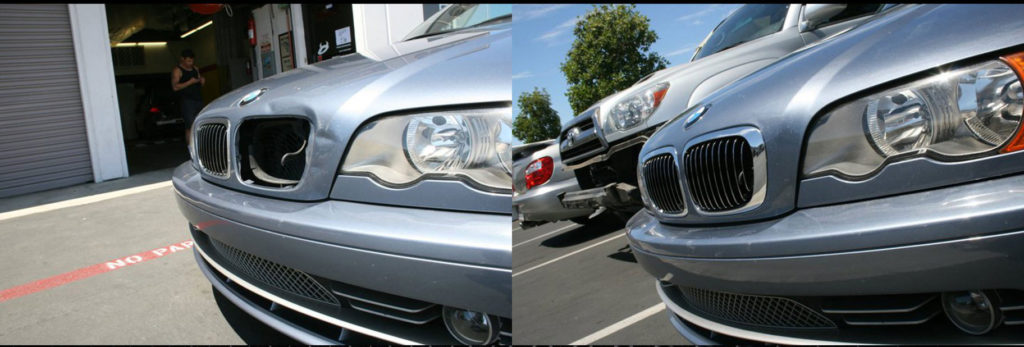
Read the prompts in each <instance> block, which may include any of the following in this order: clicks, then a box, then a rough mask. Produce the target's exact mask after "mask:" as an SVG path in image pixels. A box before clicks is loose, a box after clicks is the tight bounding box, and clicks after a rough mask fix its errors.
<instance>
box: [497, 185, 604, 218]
mask: <svg viewBox="0 0 1024 347" xmlns="http://www.w3.org/2000/svg"><path fill="white" fill-rule="evenodd" d="M578 190H580V186H579V184H577V183H576V179H575V178H571V179H566V180H562V181H560V182H548V183H546V184H543V185H541V186H539V187H534V188H533V189H530V190H528V191H527V192H526V193H524V194H520V195H518V196H516V197H515V198H513V199H512V203H513V204H515V206H516V208H517V209H518V211H519V214H520V216H521V217H520V218H521V219H522V220H523V221H528V222H534V221H538V222H539V221H548V222H553V221H558V220H563V219H569V218H573V217H580V216H586V215H589V214H591V213H593V212H594V210H593V209H592V208H568V207H564V206H562V203H561V202H560V201H559V199H558V197H559V196H560V195H562V194H564V193H566V192H574V191H578Z"/></svg>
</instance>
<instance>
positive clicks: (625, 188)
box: [560, 183, 643, 212]
mask: <svg viewBox="0 0 1024 347" xmlns="http://www.w3.org/2000/svg"><path fill="white" fill-rule="evenodd" d="M560 199H561V200H562V205H563V206H565V207H567V208H591V209H597V208H600V207H605V208H608V209H610V210H619V211H630V212H634V211H636V210H638V209H640V208H643V205H642V200H641V198H640V190H639V189H637V187H636V186H633V185H631V184H627V183H609V184H607V185H605V186H603V187H597V188H591V189H587V190H581V191H577V192H571V193H566V194H565V195H562V196H561V197H560Z"/></svg>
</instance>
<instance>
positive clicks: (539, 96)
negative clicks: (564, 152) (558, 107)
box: [512, 87, 562, 143]
mask: <svg viewBox="0 0 1024 347" xmlns="http://www.w3.org/2000/svg"><path fill="white" fill-rule="evenodd" d="M518 103H519V114H517V115H516V120H515V122H514V123H513V124H512V136H515V137H516V138H517V139H519V140H520V141H523V143H530V142H536V141H541V140H547V139H553V138H556V137H558V131H559V130H561V128H562V125H561V122H560V121H559V118H558V112H555V109H553V108H551V96H550V95H548V91H547V90H538V89H537V87H533V91H532V92H529V93H526V92H524V93H522V94H520V95H519V101H518Z"/></svg>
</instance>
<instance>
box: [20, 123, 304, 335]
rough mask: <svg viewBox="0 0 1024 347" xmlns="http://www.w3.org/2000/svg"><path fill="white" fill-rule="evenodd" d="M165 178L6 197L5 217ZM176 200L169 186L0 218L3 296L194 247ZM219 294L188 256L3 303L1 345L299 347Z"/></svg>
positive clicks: (163, 174)
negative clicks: (270, 346) (288, 346)
mask: <svg viewBox="0 0 1024 347" xmlns="http://www.w3.org/2000/svg"><path fill="white" fill-rule="evenodd" d="M179 144H180V143H179ZM169 176H170V170H157V171H151V173H149V174H143V175H139V176H133V177H131V178H127V179H122V180H117V181H111V182H105V183H100V184H91V185H84V186H76V187H71V188H65V189H59V190H55V191H49V192H44V193H37V194H32V195H26V196H21V197H16V198H8V199H2V200H0V211H12V210H19V209H23V208H26V207H31V206H36V205H39V204H45V203H48V202H54V201H61V200H66V199H69V198H76V197H82V196H90V195H94V194H97V193H103V192H111V191H117V190H120V189H125V188H129V187H134V186H141V185H145V184H150V183H153V182H160V181H165V180H167V179H168V178H169ZM173 194H174V193H173V191H172V188H171V187H169V186H166V187H161V188H158V189H153V190H149V191H145V192H141V193H136V194H131V195H126V196H121V197H117V198H113V199H108V200H103V201H99V202H94V203H89V204H85V205H81V206H73V207H67V208H62V209H58V210H52V211H44V212H39V213H33V214H29V215H25V216H21V217H15V218H9V219H0V237H2V239H3V241H4V248H3V249H4V251H3V252H0V291H3V290H6V289H9V288H13V287H17V286H20V285H23V284H26V283H31V282H33V281H37V280H40V279H45V278H48V277H51V276H56V275H60V274H64V273H68V272H71V271H74V270H76V269H81V268H84V267H88V266H90V265H94V264H103V263H105V262H108V261H111V260H114V259H119V258H124V257H126V256H129V255H132V254H136V253H140V252H146V251H149V250H153V249H157V248H161V247H167V246H168V245H171V244H175V243H180V242H182V241H185V240H188V239H189V236H188V235H187V232H186V222H185V219H184V218H183V217H182V216H181V214H180V213H179V212H178V210H177V205H176V203H175V201H174V195H173ZM218 296H219V295H215V294H214V291H213V289H212V287H211V285H210V283H209V282H208V281H207V279H206V278H205V277H204V276H203V275H202V273H200V271H199V269H198V268H197V267H196V264H195V259H194V258H193V255H192V250H190V249H189V250H186V251H182V252H176V253H171V254H167V255H166V256H163V257H159V258H156V259H153V260H148V261H145V262H140V263H137V264H134V265H131V266H127V267H123V268H119V269H117V270H113V271H109V272H105V273H100V274H96V275H94V276H92V277H87V278H84V279H80V280H72V281H70V282H68V283H66V284H63V285H58V286H54V287H52V288H49V289H43V290H41V291H37V292H34V293H31V294H27V295H24V296H21V297H16V298H13V299H10V300H6V301H0V312H2V313H3V314H0V344H70V343H74V344H265V343H295V342H294V341H292V340H291V339H289V338H287V337H285V336H283V335H281V334H279V333H277V332H276V331H273V330H272V329H270V328H269V327H267V326H265V325H263V324H261V323H259V322H258V321H255V320H254V319H253V318H251V317H249V316H248V315H246V314H245V313H244V312H242V311H240V310H239V309H238V308H237V307H234V306H233V305H231V303H230V302H228V301H227V300H226V299H224V298H219V297H218Z"/></svg>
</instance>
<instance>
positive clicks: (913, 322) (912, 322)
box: [843, 311, 942, 326]
mask: <svg viewBox="0 0 1024 347" xmlns="http://www.w3.org/2000/svg"><path fill="white" fill-rule="evenodd" d="M939 312H942V311H935V312H932V314H931V315H929V316H928V317H925V318H921V319H918V320H904V321H900V320H892V321H881V322H858V321H850V320H849V319H843V322H845V323H846V324H849V325H853V326H893V325H918V324H923V323H924V322H927V321H929V320H931V319H932V318H935V316H937V315H939Z"/></svg>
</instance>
